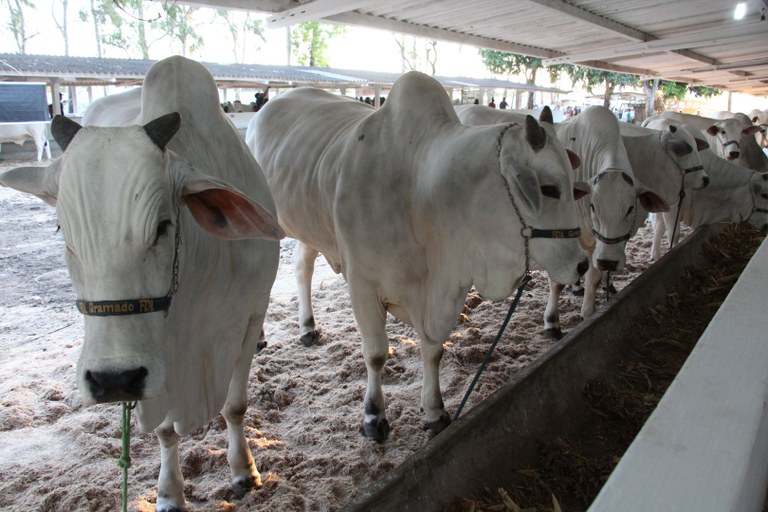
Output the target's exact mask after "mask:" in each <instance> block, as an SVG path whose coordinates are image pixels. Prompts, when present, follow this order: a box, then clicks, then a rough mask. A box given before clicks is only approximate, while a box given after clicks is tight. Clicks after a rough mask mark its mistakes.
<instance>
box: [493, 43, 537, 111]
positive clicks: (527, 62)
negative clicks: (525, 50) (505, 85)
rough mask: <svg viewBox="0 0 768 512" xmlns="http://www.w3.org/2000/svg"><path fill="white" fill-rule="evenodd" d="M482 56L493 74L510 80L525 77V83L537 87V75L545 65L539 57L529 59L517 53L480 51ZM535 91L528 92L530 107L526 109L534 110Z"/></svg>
mask: <svg viewBox="0 0 768 512" xmlns="http://www.w3.org/2000/svg"><path fill="white" fill-rule="evenodd" d="M480 56H481V57H482V58H483V64H485V67H486V68H488V70H490V71H491V73H496V74H497V75H505V76H506V78H507V80H509V78H510V76H511V75H513V74H514V75H520V74H522V75H523V76H525V83H527V84H530V85H536V74H537V73H538V71H539V70H540V69H542V68H544V65H543V64H542V63H541V59H540V58H538V57H528V56H527V55H519V54H517V53H509V52H500V51H498V50H488V49H486V48H483V49H481V50H480ZM534 96H535V92H534V91H528V105H527V107H526V108H533V104H534Z"/></svg>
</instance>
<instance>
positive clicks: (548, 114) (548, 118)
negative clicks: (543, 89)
mask: <svg viewBox="0 0 768 512" xmlns="http://www.w3.org/2000/svg"><path fill="white" fill-rule="evenodd" d="M539 122H540V123H549V124H555V118H554V117H553V116H552V109H550V108H549V105H545V106H544V108H543V109H541V114H539Z"/></svg>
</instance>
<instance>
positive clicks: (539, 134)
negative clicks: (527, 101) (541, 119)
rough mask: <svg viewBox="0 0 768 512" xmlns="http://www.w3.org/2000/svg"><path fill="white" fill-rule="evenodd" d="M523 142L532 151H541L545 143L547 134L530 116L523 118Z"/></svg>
mask: <svg viewBox="0 0 768 512" xmlns="http://www.w3.org/2000/svg"><path fill="white" fill-rule="evenodd" d="M525 140H527V141H528V144H530V145H531V147H532V148H533V149H534V150H537V149H541V148H543V147H544V144H546V143H547V133H546V132H545V131H544V129H543V128H542V127H541V126H539V123H537V122H536V119H534V118H533V117H532V116H530V115H528V116H525Z"/></svg>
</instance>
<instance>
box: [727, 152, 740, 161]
mask: <svg viewBox="0 0 768 512" xmlns="http://www.w3.org/2000/svg"><path fill="white" fill-rule="evenodd" d="M737 158H739V152H738V151H731V152H730V153H728V160H736V159H737Z"/></svg>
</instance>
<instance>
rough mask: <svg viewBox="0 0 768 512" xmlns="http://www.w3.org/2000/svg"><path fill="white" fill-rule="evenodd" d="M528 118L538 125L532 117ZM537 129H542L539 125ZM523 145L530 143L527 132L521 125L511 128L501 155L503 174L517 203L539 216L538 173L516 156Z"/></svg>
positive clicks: (506, 134)
mask: <svg viewBox="0 0 768 512" xmlns="http://www.w3.org/2000/svg"><path fill="white" fill-rule="evenodd" d="M528 118H529V119H531V121H533V122H534V123H536V121H535V120H534V119H533V118H532V117H531V116H528ZM536 128H537V129H541V128H540V127H539V125H538V124H536ZM542 133H543V131H542ZM523 144H530V142H528V141H527V140H526V132H525V131H524V129H523V127H521V126H520V125H513V126H511V127H510V128H509V129H508V130H507V131H506V132H505V133H504V137H503V138H502V140H501V152H500V154H499V157H500V158H499V164H500V165H501V174H502V177H503V178H504V181H506V182H507V184H508V185H509V189H510V193H512V194H514V195H515V201H520V203H518V204H520V205H521V206H522V207H524V208H526V209H527V210H528V212H530V213H532V214H534V215H538V214H539V213H540V212H541V205H542V196H541V183H540V182H539V177H538V175H537V174H536V171H535V170H534V169H532V168H531V167H529V166H528V165H527V164H526V163H525V162H522V161H520V160H521V159H520V158H519V157H517V156H516V155H517V154H518V153H519V151H520V148H521V146H522V145H523Z"/></svg>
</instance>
